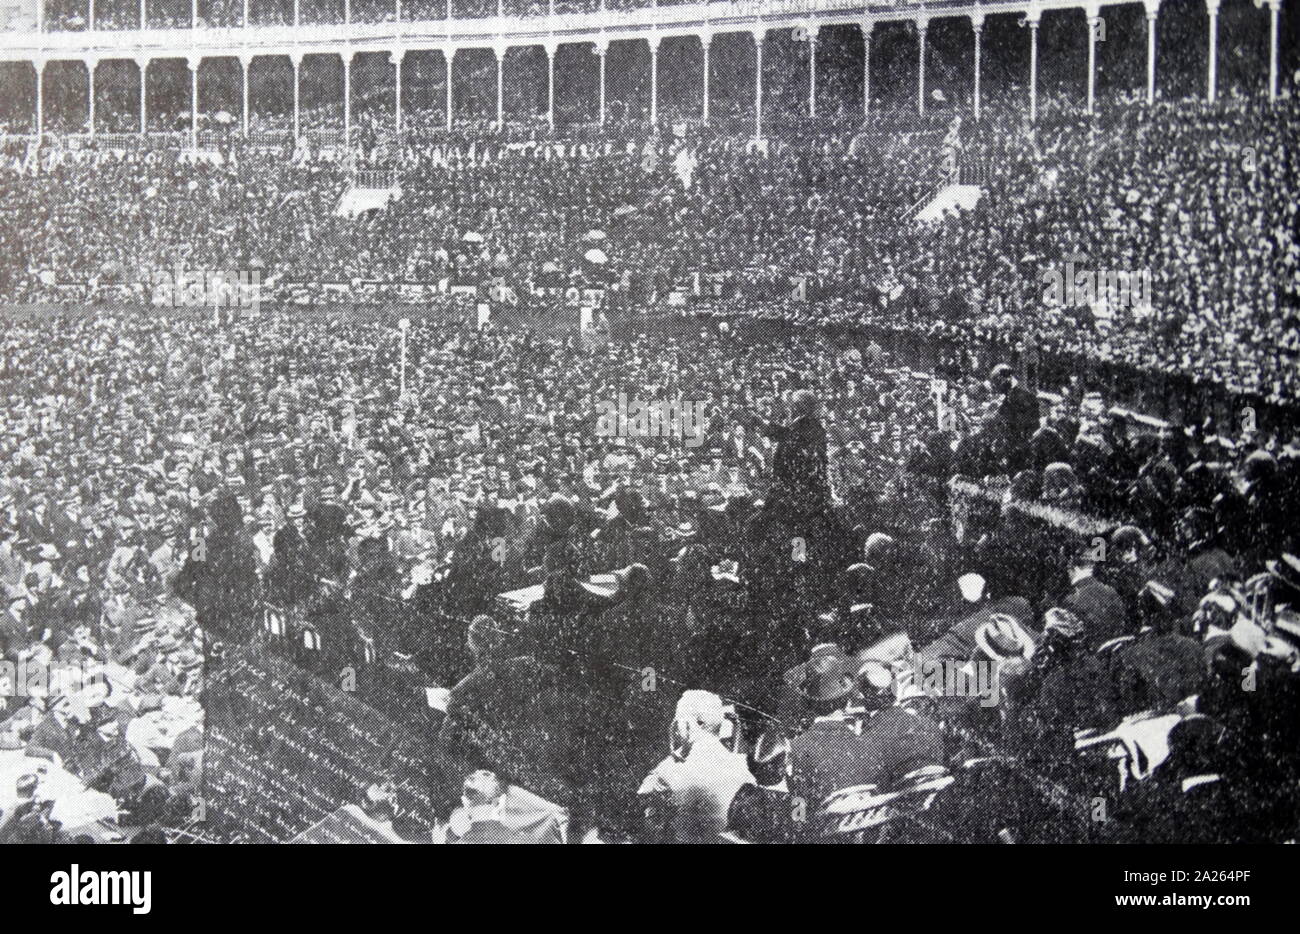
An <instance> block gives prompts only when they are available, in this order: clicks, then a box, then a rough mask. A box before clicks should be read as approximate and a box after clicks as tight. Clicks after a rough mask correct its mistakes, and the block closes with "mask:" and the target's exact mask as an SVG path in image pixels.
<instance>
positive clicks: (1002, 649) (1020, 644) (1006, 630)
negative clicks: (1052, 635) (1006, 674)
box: [975, 613, 1034, 661]
mask: <svg viewBox="0 0 1300 934" xmlns="http://www.w3.org/2000/svg"><path fill="white" fill-rule="evenodd" d="M975 645H976V646H977V647H978V648H979V650H980V651H981V652H983V653H984V655H985V656H987V657H988V658H990V659H993V660H994V661H1010V660H1011V659H1013V658H1023V659H1028V658H1029V657H1030V656H1032V655H1033V654H1034V640H1033V639H1032V638H1030V636H1029V634H1028V633H1027V632H1025V631H1024V630H1023V629H1021V628H1020V624H1019V623H1017V622H1016V621H1015V619H1014V618H1013V617H1011V616H1008V615H1007V614H1006V613H994V614H993V615H992V616H990V617H989V619H988V621H987V622H985V623H982V624H981V625H980V627H979V629H977V630H975Z"/></svg>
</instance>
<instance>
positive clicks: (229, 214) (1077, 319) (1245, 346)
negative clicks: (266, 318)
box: [0, 104, 1300, 403]
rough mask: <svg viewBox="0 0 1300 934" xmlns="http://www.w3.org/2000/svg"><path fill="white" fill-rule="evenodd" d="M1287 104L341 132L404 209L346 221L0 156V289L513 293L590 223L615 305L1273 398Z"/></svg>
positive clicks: (114, 158)
mask: <svg viewBox="0 0 1300 934" xmlns="http://www.w3.org/2000/svg"><path fill="white" fill-rule="evenodd" d="M1290 110H1291V108H1290V106H1289V105H1286V106H1283V107H1280V108H1273V109H1256V108H1254V107H1252V106H1248V105H1242V104H1233V105H1230V106H1225V107H1222V108H1219V109H1207V110H1190V109H1187V108H1179V107H1173V106H1170V107H1167V108H1166V107H1157V108H1156V109H1155V111H1153V112H1152V111H1147V112H1139V111H1137V110H1136V109H1119V110H1116V111H1114V112H1113V114H1112V115H1111V116H1110V117H1108V118H1107V119H1104V120H1098V121H1085V120H1084V119H1083V118H1081V117H1080V116H1078V115H1070V114H1062V115H1060V116H1059V119H1056V120H1054V121H1045V122H1044V125H1041V126H1039V127H1038V128H1037V130H1035V131H1034V132H1032V133H1031V132H1027V131H1026V125H1025V124H1024V122H1023V117H1022V115H1020V114H1019V113H1018V111H1016V109H1014V108H1011V107H1007V108H1004V109H1000V110H993V111H992V112H991V113H990V115H989V117H988V118H987V119H986V120H985V121H983V122H982V123H981V124H980V125H978V126H971V125H969V124H968V125H966V126H961V125H957V124H954V125H951V126H949V127H948V128H947V131H946V132H945V131H944V130H942V129H940V130H939V131H938V132H936V131H935V130H934V129H932V128H930V127H928V126H927V127H925V128H922V129H916V130H913V131H911V132H909V131H907V130H900V131H898V132H889V133H884V132H877V133H871V134H867V133H853V132H842V133H837V132H834V131H832V130H827V129H821V130H811V129H810V130H809V131H808V132H807V133H806V134H801V135H796V136H795V137H793V138H791V139H788V140H775V139H774V140H772V141H771V145H770V147H769V148H768V151H767V153H766V154H763V153H760V152H756V151H753V147H752V146H751V145H749V143H748V142H747V141H746V140H745V139H744V138H743V137H730V136H726V135H717V134H709V133H707V132H704V131H703V130H701V129H698V128H697V129H690V130H687V131H686V132H685V133H684V134H677V133H671V132H670V133H666V134H664V135H662V136H654V137H650V138H649V139H646V138H644V137H636V136H631V135H618V134H617V133H613V134H607V135H604V136H602V135H598V134H592V135H591V136H589V137H579V138H578V139H577V140H572V139H571V140H567V141H562V142H555V141H548V140H546V139H545V138H544V137H542V138H539V137H538V136H537V134H536V132H535V131H532V130H529V129H527V128H520V130H519V131H517V132H515V133H512V134H510V135H507V136H504V137H488V138H486V139H485V138H482V137H480V136H479V135H478V134H477V133H475V132H472V131H471V130H470V129H465V130H462V131H461V132H459V133H457V134H455V135H452V136H444V137H442V138H440V139H437V140H429V141H427V142H425V143H418V142H413V141H408V143H407V144H406V145H404V146H400V147H399V146H396V145H394V144H393V143H392V142H391V141H390V140H389V139H388V138H387V137H385V136H384V135H383V134H382V133H381V132H379V130H378V129H377V128H376V127H375V126H373V125H372V124H371V123H370V122H368V121H365V120H361V121H358V125H357V126H356V127H355V129H354V139H355V140H356V141H357V143H358V145H359V146H360V147H361V154H360V155H359V156H358V157H357V161H356V162H354V167H355V166H357V165H360V166H383V167H386V168H387V169H388V170H390V171H392V172H393V173H395V176H394V177H395V178H396V180H397V184H398V185H399V186H400V187H401V189H402V196H401V197H400V198H398V199H396V200H395V201H393V202H390V205H389V207H388V208H387V209H385V210H383V211H379V212H369V213H366V214H363V215H362V216H360V217H357V218H351V217H340V216H337V215H336V212H335V210H334V208H335V207H336V206H337V204H338V202H339V199H340V197H341V196H342V195H343V193H344V192H345V191H346V190H347V187H348V186H349V183H350V182H351V181H352V179H353V176H351V175H349V174H348V173H347V172H345V171H344V168H343V166H342V165H341V164H340V163H339V162H337V161H335V162H326V161H323V160H321V159H315V158H312V153H311V151H310V150H298V151H297V152H296V156H295V158H292V159H286V158H284V154H285V153H286V152H288V151H289V150H290V149H291V144H290V143H288V142H286V143H285V144H284V151H283V152H281V151H274V147H272V150H273V151H270V152H268V151H266V150H265V147H263V148H261V149H260V150H250V149H247V148H243V147H241V146H239V145H238V144H232V145H230V146H229V147H225V148H224V149H223V151H219V152H218V155H217V156H216V157H215V158H214V159H212V160H208V159H201V160H198V161H197V162H195V161H194V160H189V159H186V158H184V157H183V156H182V154H181V153H179V152H177V151H172V152H166V151H164V152H153V153H142V152H137V151H131V152H125V153H123V152H120V151H119V152H115V151H95V150H90V151H88V152H81V153H74V152H69V151H63V150H59V151H57V155H55V154H47V162H48V163H49V164H48V165H47V166H46V168H45V169H44V170H42V171H41V172H40V173H30V172H26V171H12V168H13V166H14V165H24V164H27V163H28V162H29V161H30V160H25V159H24V158H22V157H19V156H17V155H15V156H14V157H13V159H12V161H11V166H10V168H11V171H7V172H6V173H5V174H4V178H3V184H4V185H5V187H6V192H5V193H6V206H5V208H4V211H5V220H6V223H5V232H6V237H7V240H8V241H9V243H11V244H12V245H13V249H11V250H9V251H8V253H7V256H8V259H7V261H6V263H5V268H4V270H3V272H2V273H0V275H2V277H3V278H2V280H0V287H2V288H3V290H4V292H5V293H6V294H7V295H9V296H10V297H11V298H13V299H17V300H20V301H21V300H33V299H38V300H50V299H53V298H57V297H59V296H63V297H65V298H68V299H73V298H84V297H86V296H87V295H88V294H89V295H91V296H98V297H105V296H109V295H112V294H114V292H118V293H123V292H124V293H125V294H126V295H128V296H132V297H134V298H137V299H138V298H139V297H140V287H141V286H140V284H141V283H142V282H144V283H147V282H149V281H151V276H152V273H153V271H154V270H156V269H159V268H164V269H170V268H174V267H175V265H176V264H177V263H182V264H185V265H186V266H189V267H193V268H198V269H206V268H230V267H233V268H239V269H247V268H251V267H252V266H254V265H256V266H257V268H260V269H262V270H264V275H265V276H266V277H271V276H274V277H275V278H276V279H277V280H278V281H281V282H283V283H286V284H288V283H295V284H299V285H306V286H307V287H308V288H309V289H310V288H313V287H314V288H316V289H319V288H320V285H321V284H322V283H325V282H334V283H351V282H353V281H354V280H366V281H371V282H389V283H395V282H411V281H421V282H426V283H435V284H436V283H440V282H443V281H444V280H448V279H455V280H456V281H457V282H468V284H472V285H476V286H480V287H481V288H483V290H484V291H485V292H486V291H487V290H488V289H490V288H492V287H493V286H501V285H505V286H508V287H510V288H511V289H513V290H514V291H515V293H516V294H519V295H528V294H532V292H533V291H534V288H535V287H536V286H537V285H538V283H539V282H540V281H542V279H543V278H545V272H544V270H545V271H546V272H554V271H556V270H558V271H559V273H560V274H561V275H565V276H568V275H572V274H574V273H581V274H588V273H589V272H590V270H585V269H584V268H583V263H582V256H583V255H585V252H586V250H587V249H588V247H589V246H590V244H588V243H587V241H586V237H587V235H588V234H589V233H590V232H591V231H593V230H594V231H599V232H600V235H602V236H605V237H607V239H606V240H604V241H603V242H602V243H601V244H600V248H601V250H602V251H603V252H604V253H605V254H606V255H607V257H608V259H609V263H608V265H607V266H605V268H604V269H603V270H602V271H601V273H602V275H603V276H606V277H608V278H610V279H612V280H613V283H614V285H615V286H617V287H618V289H620V290H621V291H622V298H623V299H625V300H626V301H627V302H630V303H632V304H635V305H637V306H639V307H647V306H649V307H653V306H656V305H661V304H662V303H664V302H666V301H668V299H669V296H671V295H672V294H673V293H674V292H680V293H684V294H686V295H687V296H688V297H689V298H690V300H691V301H692V302H694V301H696V300H697V298H698V299H699V300H700V301H703V302H705V303H707V302H709V301H714V302H717V303H720V304H724V305H726V306H727V308H728V309H729V310H731V311H736V312H750V311H757V312H759V313H762V314H769V315H770V314H772V313H773V309H779V312H780V314H781V315H782V316H783V317H785V318H787V319H792V320H797V321H802V322H814V323H831V324H838V325H853V324H884V323H890V322H892V323H893V324H895V325H897V324H899V323H901V324H903V325H905V326H906V327H908V328H912V329H917V330H923V331H928V332H929V333H931V334H933V335H937V336H960V335H961V334H964V333H972V332H979V333H982V334H984V335H986V336H994V337H1001V338H1004V339H1005V338H1012V339H1016V338H1020V339H1023V338H1025V337H1028V338H1029V339H1030V340H1031V342H1034V343H1036V344H1037V345H1038V347H1039V349H1040V350H1041V351H1045V352H1055V353H1063V354H1069V355H1072V356H1077V357H1087V358H1091V359H1095V360H1102V361H1108V362H1115V363H1122V364H1124V365H1127V366H1131V367H1135V368H1139V369H1147V370H1150V371H1153V372H1159V373H1165V374H1178V375H1181V376H1185V377H1189V378H1191V379H1193V380H1194V381H1196V382H1199V383H1206V384H1216V385H1220V386H1223V387H1224V388H1225V389H1227V390H1228V391H1229V392H1232V393H1237V394H1253V395H1255V396H1257V397H1261V398H1264V399H1267V400H1268V401H1270V402H1273V403H1280V402H1285V401H1286V400H1288V399H1291V398H1293V396H1294V385H1293V383H1294V378H1295V373H1296V372H1297V367H1296V365H1295V364H1296V354H1297V351H1298V350H1300V330H1298V329H1297V324H1298V321H1300V318H1298V317H1297V310H1296V308H1297V306H1296V296H1297V285H1296V283H1297V279H1296V277H1297V256H1298V249H1300V247H1298V245H1297V243H1296V240H1295V238H1294V229H1295V224H1294V220H1295V218H1294V213H1295V210H1296V209H1295V205H1294V202H1293V200H1292V199H1290V198H1289V197H1287V195H1286V193H1287V192H1288V191H1289V190H1290V187H1291V185H1292V183H1293V182H1294V179H1295V172H1296V169H1295V164H1294V156H1292V155H1291V153H1292V151H1293V150H1294V146H1293V145H1292V140H1291V136H1292V135H1293V132H1294V131H1293V129H1292V128H1293V127H1294V126H1295V121H1292V120H1288V119H1286V118H1285V117H1286V114H1287V113H1289V112H1290ZM313 119H314V118H313ZM317 122H321V121H317ZM265 125H266V126H267V127H271V126H274V125H278V124H273V123H266V124H265ZM1243 140H1248V141H1249V143H1245V142H1242V141H1243ZM949 144H952V145H951V147H950V145H949ZM327 149H328V147H327ZM953 150H956V151H955V152H953ZM335 151H336V150H335ZM948 152H951V153H952V154H951V155H946V153H948ZM327 154H328V152H327ZM945 159H947V165H946V166H945V165H944V164H943V163H944V161H945ZM991 164H996V165H997V166H998V171H996V172H995V173H992V174H987V172H986V170H987V167H988V166H989V165H991ZM963 171H964V172H967V173H968V174H975V173H978V172H981V171H984V172H985V173H986V174H985V177H983V178H981V179H980V184H981V185H982V186H983V188H984V194H983V196H982V197H981V198H980V199H979V201H978V203H977V204H976V205H975V206H974V208H973V209H972V210H970V211H955V212H952V213H950V214H949V215H947V216H946V217H944V218H942V219H940V220H939V221H937V222H934V223H930V224H921V223H917V222H915V221H914V220H913V218H912V216H911V215H912V214H914V213H915V212H916V211H917V210H918V209H919V208H920V207H922V206H923V205H924V203H925V202H926V200H927V199H928V198H929V197H931V196H933V195H934V194H935V193H936V192H938V191H939V190H940V188H941V185H942V183H943V182H944V181H961V179H962V172H963ZM50 214H56V215H57V216H59V217H61V218H64V219H66V220H67V221H68V223H62V224H59V225H47V224H46V223H45V218H47V217H48V216H49V215H50ZM73 218H77V220H75V221H74V220H73ZM200 218H202V219H203V222H202V223H200V222H199V219H200ZM105 270H109V271H110V272H109V274H106V273H105ZM467 277H468V278H467ZM1119 283H1122V284H1123V285H1125V286H1126V287H1125V288H1124V289H1123V290H1122V291H1120V290H1118V289H1117V288H1116V285H1117V284H1119ZM1130 285H1131V288H1128V286H1130Z"/></svg>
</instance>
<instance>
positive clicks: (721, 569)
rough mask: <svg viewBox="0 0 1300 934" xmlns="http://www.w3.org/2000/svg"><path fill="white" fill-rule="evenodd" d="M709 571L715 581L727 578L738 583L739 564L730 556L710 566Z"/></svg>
mask: <svg viewBox="0 0 1300 934" xmlns="http://www.w3.org/2000/svg"><path fill="white" fill-rule="evenodd" d="M709 573H711V574H712V575H713V579H714V580H715V581H721V580H728V581H731V582H732V583H735V584H739V583H740V564H739V562H737V561H735V560H733V559H731V558H723V559H722V560H721V561H719V562H718V563H717V564H715V565H714V566H713V567H712V568H710V569H709Z"/></svg>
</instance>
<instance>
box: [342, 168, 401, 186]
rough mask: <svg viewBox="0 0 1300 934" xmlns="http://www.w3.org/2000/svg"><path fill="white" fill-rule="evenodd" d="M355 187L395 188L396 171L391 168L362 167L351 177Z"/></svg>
mask: <svg viewBox="0 0 1300 934" xmlns="http://www.w3.org/2000/svg"><path fill="white" fill-rule="evenodd" d="M353 185H355V186H356V187H357V188H384V189H387V188H395V187H397V173H396V172H395V171H393V170H391V169H362V170H361V171H359V172H357V174H356V178H355V179H353Z"/></svg>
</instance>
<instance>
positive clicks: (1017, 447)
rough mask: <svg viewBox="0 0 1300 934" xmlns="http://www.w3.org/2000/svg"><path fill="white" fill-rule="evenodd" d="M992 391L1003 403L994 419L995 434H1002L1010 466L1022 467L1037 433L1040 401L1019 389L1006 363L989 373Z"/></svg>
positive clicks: (998, 407) (1025, 390) (1024, 389)
mask: <svg viewBox="0 0 1300 934" xmlns="http://www.w3.org/2000/svg"><path fill="white" fill-rule="evenodd" d="M989 387H990V388H991V389H992V390H993V394H994V395H995V396H997V397H1000V399H1001V401H1000V402H999V403H998V406H997V412H996V414H995V415H994V424H995V425H996V429H995V430H996V431H998V432H999V433H1001V435H1002V439H1003V441H1004V442H1005V444H1006V451H1007V454H1008V456H1009V457H1010V458H1011V462H1012V463H1013V464H1016V463H1021V462H1022V461H1023V454H1024V452H1025V451H1026V450H1027V449H1028V447H1029V439H1030V438H1032V437H1033V436H1034V432H1036V431H1038V424H1039V419H1040V416H1039V412H1038V397H1037V396H1036V395H1034V394H1033V393H1032V392H1030V391H1029V390H1028V389H1026V388H1024V387H1023V386H1021V385H1020V382H1019V381H1018V380H1016V379H1015V378H1014V377H1013V376H1012V374H1011V367H1009V366H1007V364H1005V363H999V364H998V365H997V366H995V367H994V368H993V370H992V372H990V373H989Z"/></svg>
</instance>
